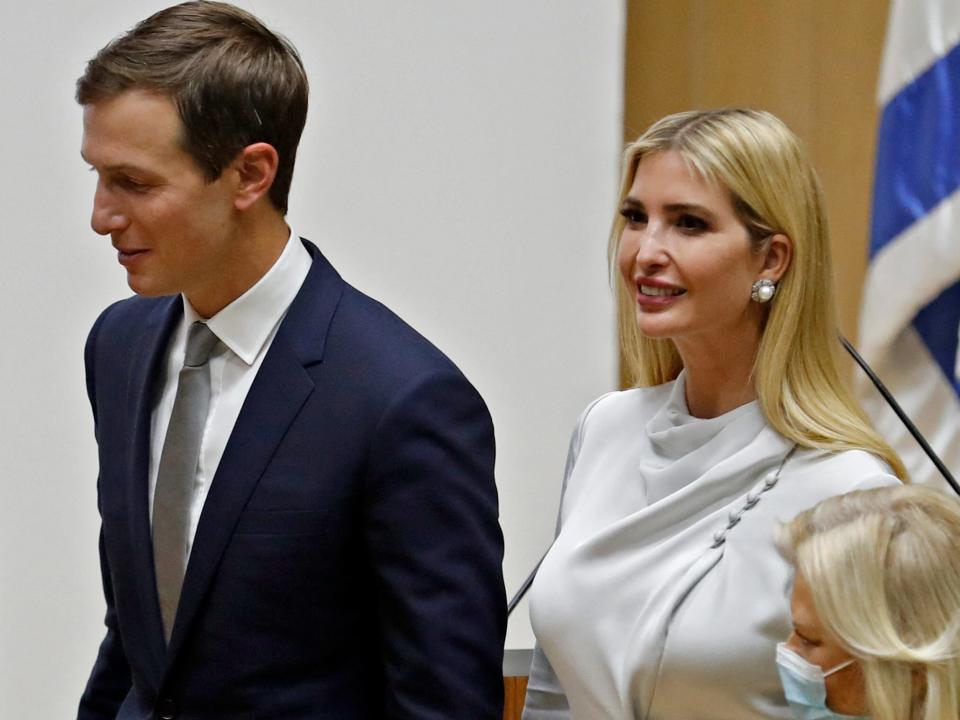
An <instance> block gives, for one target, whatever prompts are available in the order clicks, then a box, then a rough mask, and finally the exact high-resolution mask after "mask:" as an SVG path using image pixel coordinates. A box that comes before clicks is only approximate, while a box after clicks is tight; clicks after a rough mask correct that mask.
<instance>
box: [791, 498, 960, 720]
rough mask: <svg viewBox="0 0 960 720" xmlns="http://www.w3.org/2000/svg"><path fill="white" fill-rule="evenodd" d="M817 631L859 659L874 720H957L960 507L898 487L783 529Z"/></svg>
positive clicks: (803, 516)
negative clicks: (817, 619)
mask: <svg viewBox="0 0 960 720" xmlns="http://www.w3.org/2000/svg"><path fill="white" fill-rule="evenodd" d="M778 544H779V546H780V549H781V551H782V552H783V553H784V555H785V556H786V557H787V558H788V559H790V560H791V561H792V562H793V563H794V565H795V566H796V569H797V572H798V573H800V574H801V575H802V576H803V578H804V580H806V583H807V585H808V586H809V588H810V593H811V596H812V598H813V604H814V606H815V608H816V611H817V615H818V616H819V617H820V622H821V623H822V625H823V627H824V628H825V630H826V631H827V632H829V633H830V634H831V635H832V636H833V637H834V638H836V639H837V640H838V641H839V642H840V644H841V645H842V646H843V647H845V648H846V649H847V651H848V652H849V653H850V654H851V655H853V656H854V657H856V658H857V660H858V661H859V665H860V669H861V670H862V672H863V676H864V679H865V689H866V700H867V706H868V708H869V710H870V717H871V718H873V720H956V718H958V717H960V634H958V630H960V502H958V501H957V499H956V498H954V497H951V496H948V495H946V494H945V493H943V492H940V491H939V490H935V489H933V488H929V487H919V486H906V485H904V486H899V487H885V488H876V489H873V490H861V491H858V492H852V493H849V494H847V495H839V496H837V497H832V498H828V499H826V500H824V501H822V502H820V503H819V504H817V505H815V506H814V507H813V508H811V509H809V510H806V511H804V512H802V513H800V514H799V515H798V516H797V517H796V518H794V519H793V520H792V521H791V522H790V523H788V524H786V525H784V526H783V527H782V528H781V530H780V537H779V539H778Z"/></svg>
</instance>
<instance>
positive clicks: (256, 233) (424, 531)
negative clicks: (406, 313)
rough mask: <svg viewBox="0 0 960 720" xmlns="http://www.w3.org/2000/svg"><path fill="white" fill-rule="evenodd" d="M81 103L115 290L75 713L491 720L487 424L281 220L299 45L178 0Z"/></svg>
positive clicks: (394, 321)
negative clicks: (85, 645) (121, 276)
mask: <svg viewBox="0 0 960 720" xmlns="http://www.w3.org/2000/svg"><path fill="white" fill-rule="evenodd" d="M77 99H78V101H79V102H80V104H81V105H82V106H83V113H84V134H83V147H82V155H83V157H84V159H85V160H86V162H87V163H89V164H90V166H91V167H92V169H93V170H94V171H95V172H96V175H97V189H96V194H95V197H94V206H93V215H92V220H91V224H92V226H93V229H94V230H95V231H96V232H97V233H99V234H101V235H109V236H110V239H111V241H112V244H113V246H114V248H116V251H117V257H118V260H119V262H120V264H121V265H122V266H123V267H124V268H125V269H126V272H127V279H128V282H129V284H130V287H131V288H132V289H133V290H134V291H135V292H136V294H137V296H138V297H133V298H130V299H128V300H123V301H121V302H118V303H116V304H114V305H112V306H111V307H109V308H108V309H107V310H105V311H104V312H103V314H102V315H101V316H100V317H99V318H98V319H97V321H96V324H95V325H94V327H93V330H92V331H91V333H90V337H89V339H88V341H87V346H86V355H85V357H86V369H87V388H88V392H89V396H90V401H91V404H92V407H93V413H94V419H95V428H96V437H97V443H98V447H99V461H100V475H99V480H98V499H99V509H100V514H101V518H102V526H101V535H100V556H101V568H102V574H103V588H104V593H105V597H106V603H107V613H106V620H105V623H106V635H105V637H104V640H103V642H102V644H101V646H100V651H99V654H98V656H97V659H96V663H95V665H94V668H93V671H92V673H91V676H90V679H89V682H88V684H87V687H86V690H85V692H84V694H83V697H82V700H81V702H80V710H79V718H81V719H93V718H97V719H105V718H111V719H112V718H121V719H123V720H126V719H128V718H130V719H132V718H137V719H145V718H161V719H163V720H169V719H171V718H184V719H187V718H189V719H191V720H201V719H203V720H206V719H210V720H213V719H216V720H230V719H233V718H238V719H241V718H242V719H247V720H252V719H253V718H271V719H274V718H275V719H278V720H280V719H289V720H297V719H300V718H303V719H306V718H310V719H311V720H315V719H318V718H329V719H331V720H332V719H335V720H352V719H354V718H356V719H360V718H370V719H373V718H417V719H420V720H428V719H440V718H450V719H453V718H456V719H457V720H464V719H470V720H484V719H489V720H494V719H497V720H499V718H500V717H501V715H502V707H503V697H502V693H503V685H502V677H501V661H502V652H503V638H504V632H505V624H506V620H505V610H504V591H503V580H502V576H501V560H502V553H503V540H502V536H501V533H500V529H499V525H498V522H497V497H496V489H495V486H494V480H493V464H494V444H493V428H492V425H491V422H490V417H489V414H488V412H487V409H486V407H485V405H484V403H483V401H482V400H481V398H480V396H479V395H478V394H477V392H476V391H475V390H474V389H473V387H472V386H471V385H470V384H469V383H468V382H467V380H466V379H465V378H464V377H463V375H462V374H461V373H460V372H459V370H457V368H456V367H455V366H454V365H453V364H452V363H451V362H450V361H449V360H448V359H447V358H446V357H444V355H443V354H442V353H440V351H438V350H437V349H436V348H434V347H433V346H432V345H430V343H428V342H427V341H426V340H425V339H423V338H422V337H421V336H420V335H418V334H417V333H416V332H415V331H414V330H412V329H411V328H410V327H408V326H407V325H406V324H404V323H403V321H401V320H400V319H399V318H397V317H396V316H395V315H393V314H392V313H391V312H390V311H389V310H388V309H386V308H385V307H383V306H382V305H380V304H379V303H377V302H375V301H373V300H371V299H370V298H368V297H366V296H364V295H363V294H361V293H360V292H358V291H357V290H355V289H354V288H352V287H351V286H350V285H348V284H346V283H345V282H344V281H343V280H342V279H341V278H340V276H339V275H338V274H337V272H336V271H335V270H334V269H333V268H332V267H331V266H330V264H329V263H328V262H327V261H326V260H325V259H324V257H323V255H322V254H321V253H320V251H319V250H318V249H317V248H316V247H315V246H314V245H312V244H311V243H309V242H307V241H305V240H301V239H300V238H298V237H297V236H296V235H295V234H294V233H293V232H292V231H291V229H290V228H289V227H288V226H287V224H286V222H285V220H284V218H285V213H286V209H287V194H288V191H289V188H290V181H291V177H292V173H293V164H294V157H295V154H296V148H297V143H298V141H299V137H300V133H301V130H302V129H303V124H304V121H305V118H306V110H307V81H306V77H305V75H304V71H303V66H302V64H301V62H300V59H299V57H298V55H297V53H296V51H295V50H294V48H293V47H292V46H291V45H290V44H289V43H288V42H287V41H286V40H284V39H282V38H280V37H278V36H277V35H275V34H274V33H272V32H271V31H269V30H268V29H267V28H266V27H264V26H263V25H262V24H261V23H260V22H259V21H258V20H257V19H256V18H254V17H253V16H251V15H249V14H248V13H246V12H244V11H241V10H239V9H237V8H235V7H232V6H230V5H225V4H221V3H213V2H189V3H184V4H183V5H178V6H175V7H172V8H168V9H166V10H163V11H160V12H159V13H157V14H155V15H153V16H152V17H150V18H148V19H146V20H144V21H143V22H141V23H140V24H138V25H137V26H136V27H135V28H133V29H132V30H131V31H129V32H128V33H126V34H125V35H123V36H121V37H119V38H117V39H116V40H114V41H113V42H111V43H110V44H109V45H107V46H106V47H105V48H103V49H102V50H101V51H100V52H99V53H98V54H97V55H96V56H95V57H94V58H93V59H92V60H91V61H90V63H89V64H88V66H87V69H86V71H85V73H84V75H83V76H82V77H81V78H80V80H79V81H78V83H77ZM200 337H202V338H203V339H202V340H197V338H200ZM201 345H202V346H203V349H202V351H201V350H198V349H197V348H198V347H200V346H201ZM198 353H199V354H198ZM201 355H202V357H200V356H201ZM198 358H199V359H198ZM188 376H189V377H191V378H194V379H192V380H189V381H188V380H186V379H185V378H187V377H188ZM198 379H199V380H198ZM171 488H173V489H172V490H171Z"/></svg>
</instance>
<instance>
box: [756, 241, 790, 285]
mask: <svg viewBox="0 0 960 720" xmlns="http://www.w3.org/2000/svg"><path fill="white" fill-rule="evenodd" d="M766 244H767V247H766V249H765V250H764V251H763V256H764V257H763V266H762V268H761V270H760V277H761V278H765V279H767V280H773V281H774V282H778V281H779V280H780V278H782V277H783V274H784V273H785V272H786V271H787V268H789V267H790V263H791V262H792V261H793V240H791V239H790V238H789V237H788V236H786V235H784V234H783V233H777V234H776V235H771V236H770V237H769V238H768V239H767V243H766Z"/></svg>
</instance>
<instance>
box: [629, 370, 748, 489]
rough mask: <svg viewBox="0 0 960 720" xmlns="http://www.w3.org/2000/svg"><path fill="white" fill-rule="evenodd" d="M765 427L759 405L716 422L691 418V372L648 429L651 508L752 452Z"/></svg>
mask: <svg viewBox="0 0 960 720" xmlns="http://www.w3.org/2000/svg"><path fill="white" fill-rule="evenodd" d="M765 427H766V422H765V420H764V418H763V413H762V412H761V411H760V405H759V403H758V402H757V401H756V400H753V401H751V402H748V403H745V404H744V405H741V406H739V407H737V408H734V409H733V410H730V411H729V412H726V413H724V414H722V415H718V416H717V417H713V418H698V417H694V416H693V415H691V414H690V411H689V409H688V407H687V400H686V371H682V372H681V373H680V375H679V376H678V377H677V379H676V381H675V382H674V383H673V387H672V388H671V390H670V395H669V397H668V398H667V402H666V403H664V404H663V405H662V406H661V407H660V409H659V410H658V411H657V412H656V413H655V414H654V415H653V417H651V418H650V420H649V421H648V422H647V424H646V426H645V427H644V436H645V438H646V440H647V442H648V443H649V450H650V451H649V452H647V453H644V455H643V458H644V459H643V461H642V462H641V463H640V466H639V468H638V469H639V471H640V475H641V477H642V478H643V481H644V484H645V491H646V492H645V495H646V500H647V503H648V504H649V505H652V504H654V503H656V502H658V501H659V500H662V499H664V498H665V497H667V496H669V495H671V494H673V493H674V492H676V491H678V490H680V489H682V488H684V487H685V486H686V485H687V484H689V483H690V482H691V481H693V480H694V479H696V478H698V477H701V476H703V475H704V474H706V473H707V472H708V471H709V470H710V469H711V468H714V467H716V466H717V465H719V464H722V463H724V461H726V460H729V459H730V458H731V457H732V456H736V455H737V453H738V452H739V451H741V450H743V449H745V448H746V447H747V446H749V445H750V444H751V443H752V442H753V441H754V439H755V438H756V437H757V435H758V434H759V433H761V432H762V431H763V429H764V428H765Z"/></svg>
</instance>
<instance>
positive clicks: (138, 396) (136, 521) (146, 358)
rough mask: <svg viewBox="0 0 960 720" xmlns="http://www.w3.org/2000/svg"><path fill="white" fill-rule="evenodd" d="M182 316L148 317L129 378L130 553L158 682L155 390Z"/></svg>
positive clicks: (161, 649)
mask: <svg viewBox="0 0 960 720" xmlns="http://www.w3.org/2000/svg"><path fill="white" fill-rule="evenodd" d="M182 315H183V304H182V303H181V301H180V297H179V296H174V297H171V298H164V300H163V301H162V302H161V304H159V306H158V307H157V308H156V309H155V310H154V311H153V312H152V313H151V314H150V315H149V317H148V318H147V321H146V323H145V324H144V328H143V332H142V333H140V336H139V339H138V340H137V342H136V343H135V345H134V347H133V348H131V350H130V357H131V361H130V374H129V378H128V381H127V393H126V399H127V417H130V418H132V419H133V423H132V428H133V435H132V439H131V440H130V442H129V444H128V447H129V448H130V455H129V466H128V467H127V468H126V472H125V473H124V478H125V480H126V483H127V485H126V491H127V508H126V509H127V517H128V518H129V529H130V540H129V541H130V553H131V557H132V558H133V563H134V572H133V573H132V575H133V577H134V582H135V583H136V585H137V595H138V596H139V598H140V605H141V613H140V619H141V621H142V623H143V634H144V636H145V638H146V640H145V642H146V647H147V648H148V650H149V652H148V653H147V657H148V661H149V663H150V667H151V670H152V671H153V672H152V673H151V675H153V676H154V677H157V678H159V676H160V673H161V672H162V669H163V662H164V656H165V654H166V648H165V646H164V642H163V625H162V621H161V618H160V605H159V602H158V600H157V585H156V579H155V576H154V571H153V542H152V540H151V532H150V515H149V510H148V506H149V492H148V484H149V479H148V478H149V471H150V426H151V417H152V413H153V400H154V390H155V387H156V383H155V381H156V378H157V377H158V373H160V372H161V371H162V370H163V361H164V358H165V357H166V349H167V344H168V343H169V340H170V334H171V333H172V332H173V329H174V328H175V327H176V324H177V322H178V321H179V320H180V318H181V317H182Z"/></svg>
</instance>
